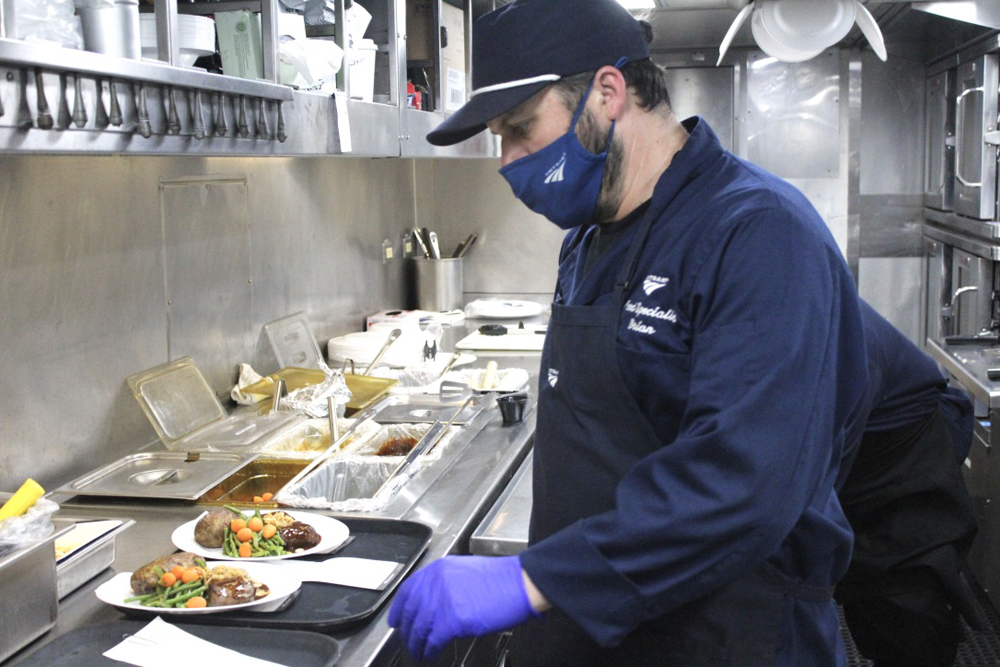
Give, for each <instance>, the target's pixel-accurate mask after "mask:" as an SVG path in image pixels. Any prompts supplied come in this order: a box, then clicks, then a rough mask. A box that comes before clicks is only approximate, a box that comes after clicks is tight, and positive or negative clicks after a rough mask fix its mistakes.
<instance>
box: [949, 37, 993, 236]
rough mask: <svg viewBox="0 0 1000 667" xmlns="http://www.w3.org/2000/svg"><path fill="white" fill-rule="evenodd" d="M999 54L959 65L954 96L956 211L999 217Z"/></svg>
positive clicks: (963, 213) (968, 214) (986, 218)
mask: <svg viewBox="0 0 1000 667" xmlns="http://www.w3.org/2000/svg"><path fill="white" fill-rule="evenodd" d="M998 59H1000V55H998V54H996V53H988V54H986V55H983V56H980V57H979V58H976V59H975V60H972V61H969V62H966V63H963V64H962V65H959V67H958V79H957V83H956V97H955V212H956V213H959V214H961V215H966V216H969V217H972V218H978V219H980V220H996V219H997V144H998V143H1000V139H998V137H997V95H998V92H997V87H998Z"/></svg>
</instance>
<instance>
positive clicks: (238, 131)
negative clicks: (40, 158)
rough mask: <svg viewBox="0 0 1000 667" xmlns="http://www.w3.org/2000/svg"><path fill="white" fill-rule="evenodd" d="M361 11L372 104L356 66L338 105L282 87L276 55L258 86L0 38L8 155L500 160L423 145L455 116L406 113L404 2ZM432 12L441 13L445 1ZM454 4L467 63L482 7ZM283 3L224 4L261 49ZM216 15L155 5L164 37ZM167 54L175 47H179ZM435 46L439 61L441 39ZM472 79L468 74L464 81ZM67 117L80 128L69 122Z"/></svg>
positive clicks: (482, 147) (477, 150)
mask: <svg viewBox="0 0 1000 667" xmlns="http://www.w3.org/2000/svg"><path fill="white" fill-rule="evenodd" d="M355 1H356V2H357V3H358V4H359V5H360V6H362V7H364V8H365V9H366V10H367V11H368V12H369V13H370V14H371V16H372V19H371V22H370V23H369V26H368V29H367V31H366V36H367V37H368V38H370V39H372V40H373V41H374V42H375V43H376V46H377V52H376V56H375V81H374V98H373V101H371V102H367V101H361V100H358V99H350V98H349V96H348V94H347V93H346V91H349V90H350V85H349V83H350V68H349V67H348V66H347V65H346V63H345V66H344V67H342V68H341V73H340V75H339V78H338V82H337V88H338V93H337V95H336V97H335V98H334V97H330V96H328V95H324V94H316V93H310V92H302V91H293V90H292V89H291V88H290V87H288V86H283V85H279V84H278V83H276V80H277V71H276V67H277V66H276V62H277V58H276V53H275V52H274V49H273V48H272V49H271V50H270V52H268V53H265V58H264V61H265V62H264V65H265V73H266V74H267V75H268V77H269V78H270V80H269V81H256V80H247V79H240V78H236V77H230V76H222V75H218V74H211V73H207V72H202V71H197V70H192V69H185V68H180V67H174V66H171V65H169V64H168V63H170V62H176V61H177V59H176V54H173V55H172V54H171V53H170V49H167V50H161V53H160V60H162V61H163V62H155V61H147V60H142V61H138V60H128V59H125V58H117V57H113V56H106V55H103V54H98V53H90V52H86V51H76V50H73V49H64V48H62V47H52V46H46V45H43V44H40V43H30V42H24V41H20V40H14V39H4V38H2V37H0V151H8V152H12V151H24V152H27V151H31V152H49V153H60V154H65V153H102V154H107V153H134V154H170V155H177V154H192V155H250V156H269V155H274V156H285V155H290V156H294V155H339V154H351V155H363V156H377V157H396V156H400V155H406V156H463V157H464V156H491V155H497V154H498V151H497V150H496V148H495V142H494V141H493V140H492V139H491V138H490V137H489V136H488V135H487V134H486V133H484V134H483V135H482V136H481V137H477V138H475V139H473V140H471V141H469V142H464V143H463V144H460V145H458V146H455V147H449V148H444V149H439V148H436V147H432V146H430V145H429V144H427V142H426V140H425V139H424V137H425V136H426V134H427V132H429V131H430V130H431V129H433V128H434V127H436V126H437V124H438V123H440V122H441V121H442V120H444V118H445V113H444V112H443V111H440V112H438V111H435V112H424V111H414V110H410V109H407V108H406V99H407V98H406V63H407V61H406V42H407V39H406V0H355ZM431 1H433V2H436V3H437V5H436V6H440V5H441V2H442V0H431ZM446 1H447V2H448V3H449V6H450V7H452V8H453V9H455V8H457V7H456V5H458V6H460V8H459V11H460V12H463V14H462V15H463V17H465V18H464V21H465V27H466V28H467V30H466V31H465V33H466V34H465V36H464V37H463V39H464V43H463V47H464V48H463V52H464V54H465V59H466V63H468V62H469V58H468V54H469V53H470V50H471V17H472V2H471V0H446ZM277 2H278V0H234V1H233V2H226V3H225V5H226V7H225V9H227V10H230V9H251V10H253V11H261V14H262V26H263V27H264V31H263V32H264V36H265V39H264V40H263V41H264V43H265V44H271V45H273V44H275V43H276V40H275V39H274V38H275V35H276V30H274V29H273V28H274V25H275V23H276V21H275V14H276V12H277ZM334 5H335V7H336V13H337V15H338V17H340V18H339V20H338V21H337V27H336V28H335V29H333V30H332V31H331V33H330V34H328V35H327V36H330V37H332V38H334V39H335V41H337V42H338V45H340V46H341V47H342V48H344V47H345V46H347V45H346V44H345V39H346V36H345V34H344V33H343V30H342V26H343V25H344V23H345V21H344V20H343V17H344V12H345V0H336V1H335V3H334ZM164 6H165V7H167V8H168V9H167V10H164V9H163V8H164ZM218 8H219V5H218V3H207V2H206V3H200V2H192V3H184V4H183V5H180V6H178V5H177V4H176V3H175V2H170V0H167V1H166V2H165V3H160V2H157V4H156V11H157V15H158V21H157V23H158V30H159V27H160V25H159V24H160V23H165V24H170V23H171V21H170V20H169V19H170V17H171V16H172V17H173V18H174V19H176V13H177V11H180V12H182V13H210V12H211V11H213V10H216V9H218ZM160 14H164V17H165V18H164V17H161V16H160ZM174 27H175V28H176V26H174ZM307 33H308V31H307ZM434 34H439V32H438V30H436V29H435V31H434ZM160 43H166V44H168V45H169V44H173V45H174V47H176V41H175V40H172V39H170V38H167V39H165V40H160ZM435 45H436V46H435V48H436V49H437V52H438V54H440V40H438V41H436V42H435ZM172 50H173V51H176V48H174V49H172ZM265 51H267V49H265ZM438 70H439V71H440V70H441V68H440V67H438ZM468 72H469V69H468V67H466V69H465V75H466V76H468ZM439 89H440V85H439ZM455 101H456V103H459V102H460V101H461V100H457V99H456V100H455ZM69 109H71V110H72V111H68V110H69ZM115 112H117V113H115ZM67 118H69V119H71V121H72V122H70V121H66V122H60V119H67ZM49 119H53V121H54V122H51V123H50V122H49ZM42 128H45V129H42Z"/></svg>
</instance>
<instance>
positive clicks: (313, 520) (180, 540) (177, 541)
mask: <svg viewBox="0 0 1000 667" xmlns="http://www.w3.org/2000/svg"><path fill="white" fill-rule="evenodd" d="M272 511H277V512H285V510H272ZM265 513H266V512H261V514H265ZM205 514H207V512H203V513H202V514H201V515H199V516H198V518H197V519H194V520H192V521H188V522H187V523H185V524H181V525H180V526H178V527H177V529H176V530H174V533H173V535H171V536H170V539H171V540H172V541H173V543H174V546H175V547H177V548H178V549H180V550H181V551H190V552H191V553H193V554H197V555H199V556H202V557H204V558H214V559H217V560H235V561H239V562H241V563H260V562H263V561H271V560H285V559H287V558H298V557H300V556H310V555H312V554H325V553H329V552H331V551H333V550H334V549H336V548H337V547H339V546H340V545H341V544H343V543H344V540H346V539H347V538H348V536H349V535H350V534H351V531H350V529H349V528H348V527H347V526H346V525H345V524H344V523H343V522H341V521H337V520H336V519H334V518H332V517H328V516H323V515H322V514H310V513H308V512H285V514H287V515H288V516H290V517H292V518H293V519H295V520H296V521H301V522H303V523H308V524H309V525H310V526H312V527H313V528H315V529H316V532H317V533H319V536H320V542H319V544H317V545H316V546H314V547H313V548H312V549H306V550H305V551H299V552H297V553H293V554H285V555H284V556H260V557H258V558H239V557H233V556H226V555H224V554H223V553H222V547H219V548H218V549H210V548H208V547H203V546H201V545H200V544H198V543H197V542H196V541H195V539H194V527H195V526H196V525H198V520H199V519H201V517H203V516H205ZM243 514H244V516H248V517H250V516H253V512H252V511H249V510H244V511H243Z"/></svg>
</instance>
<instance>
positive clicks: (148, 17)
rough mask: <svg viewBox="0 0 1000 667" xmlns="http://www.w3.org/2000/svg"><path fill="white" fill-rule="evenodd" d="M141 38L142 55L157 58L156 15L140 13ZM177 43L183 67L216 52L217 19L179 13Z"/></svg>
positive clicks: (189, 65)
mask: <svg viewBox="0 0 1000 667" xmlns="http://www.w3.org/2000/svg"><path fill="white" fill-rule="evenodd" d="M139 39H140V44H141V45H142V57H143V58H151V59H153V60H156V59H157V53H156V16H155V15H153V14H140V15H139ZM177 43H178V45H179V49H180V65H181V67H191V66H192V65H194V61H196V60H197V59H198V58H200V57H202V56H210V55H212V54H213V53H215V20H214V19H211V18H209V17H207V16H192V15H189V14H180V15H178V16H177Z"/></svg>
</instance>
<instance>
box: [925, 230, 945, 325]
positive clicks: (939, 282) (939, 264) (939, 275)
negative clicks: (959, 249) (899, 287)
mask: <svg viewBox="0 0 1000 667" xmlns="http://www.w3.org/2000/svg"><path fill="white" fill-rule="evenodd" d="M923 262H924V284H925V285H926V291H925V293H924V301H923V304H922V308H923V313H922V315H923V317H922V318H921V319H922V321H923V322H924V331H923V337H922V338H921V340H927V339H928V338H934V339H940V338H944V337H945V336H950V335H951V334H952V330H951V318H950V316H946V311H945V309H946V307H947V306H948V305H949V304H950V303H951V300H950V299H951V246H947V245H945V244H944V243H943V242H942V241H938V240H936V239H933V238H930V237H927V236H925V237H924V255H923Z"/></svg>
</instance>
